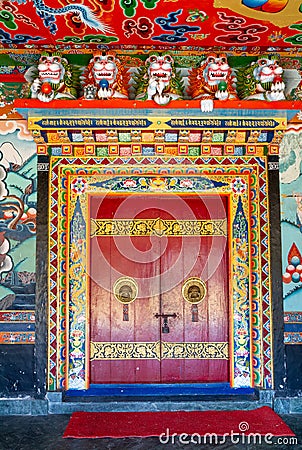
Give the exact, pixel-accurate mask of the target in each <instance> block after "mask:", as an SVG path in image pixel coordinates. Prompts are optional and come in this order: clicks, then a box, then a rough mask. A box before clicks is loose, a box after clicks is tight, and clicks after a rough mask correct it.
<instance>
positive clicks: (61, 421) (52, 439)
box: [0, 414, 302, 450]
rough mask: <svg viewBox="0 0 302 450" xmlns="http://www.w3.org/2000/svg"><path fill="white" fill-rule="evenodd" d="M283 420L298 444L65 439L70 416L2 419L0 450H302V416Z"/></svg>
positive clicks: (0, 417)
mask: <svg viewBox="0 0 302 450" xmlns="http://www.w3.org/2000/svg"><path fill="white" fill-rule="evenodd" d="M281 417H282V418H283V420H285V422H286V423H287V424H288V425H289V426H290V428H291V429H292V430H293V432H294V433H296V436H297V443H293V442H292V443H289V442H288V440H289V439H290V438H284V439H283V438H280V439H281V440H280V441H279V442H278V441H277V438H276V439H275V440H272V441H269V442H267V443H265V442H262V443H259V442H257V443H253V442H252V443H250V444H248V443H243V442H241V443H236V442H234V440H233V442H232V440H231V439H229V440H228V441H227V442H225V443H222V442H221V441H219V442H217V443H216V444H212V445H211V444H209V443H208V444H204V443H197V442H194V441H193V442H188V440H189V438H188V439H186V440H185V441H184V442H183V443H181V442H180V440H179V439H177V438H175V441H174V442H172V441H171V440H170V441H169V442H167V443H165V442H160V440H159V438H144V439H142V438H131V439H128V438H127V439H108V438H106V439H63V438H62V435H63V433H64V430H65V428H66V426H67V424H68V421H69V418H70V415H67V414H63V415H57V414H56V415H47V416H20V415H18V416H0V450H86V449H87V450H92V449H97V450H99V449H117V450H127V449H133V450H153V449H155V450H158V449H167V450H176V449H190V450H191V449H203V450H207V449H213V448H215V449H223V450H225V449H229V450H234V449H238V450H254V449H255V450H256V449H261V450H266V449H276V450H284V449H288V450H302V414H300V415H293V414H291V415H282V416H281Z"/></svg>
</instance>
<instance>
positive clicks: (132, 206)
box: [90, 194, 229, 384]
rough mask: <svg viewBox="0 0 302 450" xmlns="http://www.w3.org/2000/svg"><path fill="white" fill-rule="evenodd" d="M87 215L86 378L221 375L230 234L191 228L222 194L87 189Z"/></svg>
mask: <svg viewBox="0 0 302 450" xmlns="http://www.w3.org/2000/svg"><path fill="white" fill-rule="evenodd" d="M90 217H91V219H92V223H93V222H94V223H93V224H92V226H91V232H92V233H91V236H92V237H91V239H90V279H91V282H90V343H91V361H90V382H91V383H93V384H103V383H116V384H118V383H173V382H177V383H189V382H222V381H228V380H229V362H228V344H227V343H228V322H229V319H228V318H229V311H228V287H227V285H228V269H227V237H226V236H225V235H214V236H213V235H211V233H209V234H207V233H206V234H204V235H194V231H192V230H193V228H192V227H194V226H195V227H196V226H197V225H196V224H198V221H201V220H202V221H207V222H208V225H207V222H205V229H207V226H208V228H209V229H211V221H212V220H220V219H221V220H225V223H226V222H227V221H226V218H227V205H226V198H223V197H219V196H212V197H210V196H198V195H177V194H167V195H153V194H152V195H151V194H146V195H138V194H133V195H127V196H126V195H107V196H104V197H103V196H92V197H91V201H90ZM131 220H133V221H134V222H135V227H134V228H135V230H133V229H132V228H133V227H132V228H131ZM96 223H97V228H98V232H96V233H95V229H96ZM99 223H100V224H101V225H100V226H99V225H98V224H99ZM125 223H126V225H125ZM150 224H151V225H152V224H153V231H152V232H150V226H151V225H150ZM180 225H181V227H182V231H180V228H179V227H180ZM100 230H101V231H100ZM119 230H120V231H119ZM125 230H126V232H125ZM127 230H128V231H127ZM129 230H130V231H129ZM148 230H149V231H148ZM167 230H168V231H167ZM192 280H193V281H192ZM194 280H197V285H198V282H199V281H198V280H200V283H201V286H200V285H199V287H201V289H199V292H198V294H197V297H194V294H193V299H191V292H190V291H191V289H190V286H191V285H193V286H194V285H195V284H196V283H195V282H194ZM123 283H124V287H125V286H126V294H125V295H126V297H119V292H117V291H116V289H117V287H121V286H123ZM127 286H128V292H129V287H130V292H131V295H129V297H128V298H127V295H128V294H127ZM197 287H198V286H197ZM202 287H204V288H205V289H204V290H203V291H202ZM195 288H196V286H195ZM193 290H194V288H193ZM200 290H201V291H202V292H200ZM197 291H198V289H197ZM200 294H201V295H200ZM198 295H200V296H199V297H198ZM121 300H122V301H121Z"/></svg>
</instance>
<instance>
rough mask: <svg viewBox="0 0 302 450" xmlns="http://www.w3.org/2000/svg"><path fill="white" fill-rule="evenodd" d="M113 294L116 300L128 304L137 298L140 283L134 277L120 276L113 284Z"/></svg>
mask: <svg viewBox="0 0 302 450" xmlns="http://www.w3.org/2000/svg"><path fill="white" fill-rule="evenodd" d="M113 294H114V297H115V298H116V300H118V301H119V302H121V303H123V304H124V305H127V304H129V303H131V302H134V300H135V299H136V298H137V294H138V285H137V283H136V281H135V280H134V279H133V278H130V277H121V278H118V279H117V280H116V281H115V283H114V285H113Z"/></svg>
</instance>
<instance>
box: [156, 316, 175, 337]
mask: <svg viewBox="0 0 302 450" xmlns="http://www.w3.org/2000/svg"><path fill="white" fill-rule="evenodd" d="M154 317H156V319H158V318H159V317H162V318H163V319H164V321H163V326H162V327H161V331H162V333H164V334H167V333H170V328H169V325H168V318H169V317H173V319H176V317H177V314H176V313H173V314H159V313H156V314H154Z"/></svg>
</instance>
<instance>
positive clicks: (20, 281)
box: [0, 115, 37, 344]
mask: <svg viewBox="0 0 302 450" xmlns="http://www.w3.org/2000/svg"><path fill="white" fill-rule="evenodd" d="M4 116H5V115H4ZM0 119H2V120H0V344H26V343H33V342H34V317H35V315H34V308H35V286H36V215H37V169H36V167H37V155H36V145H35V143H34V142H33V139H32V136H31V134H30V133H29V131H28V129H27V121H26V120H21V119H10V120H7V119H8V118H7V117H2V118H0Z"/></svg>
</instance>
